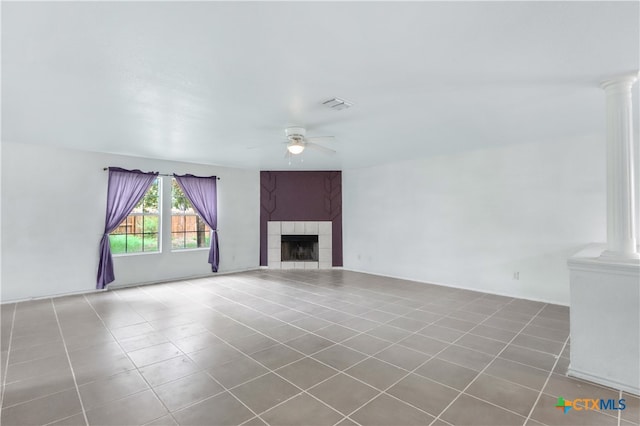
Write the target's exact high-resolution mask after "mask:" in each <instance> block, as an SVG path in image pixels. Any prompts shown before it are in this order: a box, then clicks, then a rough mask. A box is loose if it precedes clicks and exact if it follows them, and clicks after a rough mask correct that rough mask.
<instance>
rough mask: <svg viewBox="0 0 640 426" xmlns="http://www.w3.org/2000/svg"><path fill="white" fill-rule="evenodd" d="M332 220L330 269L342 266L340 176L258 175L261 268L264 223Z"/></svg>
mask: <svg viewBox="0 0 640 426" xmlns="http://www.w3.org/2000/svg"><path fill="white" fill-rule="evenodd" d="M270 220H285V221H288V220H318V221H320V220H331V221H333V236H332V240H333V242H332V244H333V266H342V173H341V172H339V171H336V172H333V171H321V172H260V265H262V266H266V265H267V222H268V221H270Z"/></svg>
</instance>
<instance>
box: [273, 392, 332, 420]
mask: <svg viewBox="0 0 640 426" xmlns="http://www.w3.org/2000/svg"><path fill="white" fill-rule="evenodd" d="M261 417H262V418H263V419H264V420H265V421H266V422H267V423H268V424H271V425H281V426H300V425H306V426H322V425H326V426H332V425H334V424H336V422H337V421H338V420H340V419H341V418H342V416H341V415H340V414H338V413H337V412H336V411H334V410H332V409H331V408H329V407H327V406H326V405H324V404H322V403H321V402H319V401H317V400H315V399H314V398H312V397H310V396H309V395H305V394H301V395H298V396H296V397H295V398H292V399H291V400H289V401H287V402H285V403H284V404H282V405H279V406H277V407H275V408H273V409H271V410H269V411H267V412H266V413H263V414H262V415H261Z"/></svg>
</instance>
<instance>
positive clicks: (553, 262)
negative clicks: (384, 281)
mask: <svg viewBox="0 0 640 426" xmlns="http://www.w3.org/2000/svg"><path fill="white" fill-rule="evenodd" d="M425 143H427V142H425ZM604 155H605V151H604V141H601V140H598V139H596V138H584V139H581V140H564V141H546V142H544V143H537V144H519V145H509V146H502V147H493V148H487V149H483V150H477V151H472V152H466V153H458V154H452V155H446V156H439V157H433V158H425V159H416V160H412V161H407V162H401V163H394V164H388V165H383V166H378V167H372V168H366V169H357V170H346V171H343V190H342V193H343V224H344V226H343V228H344V231H343V232H344V236H343V238H344V267H345V269H352V270H357V271H365V272H370V273H376V274H382V275H389V276H395V277H401V278H408V279H414V280H417V281H424V282H431V283H436V284H445V285H450V286H456V287H464V288H470V289H476V290H480V291H486V292H490V293H497V294H505V295H511V296H516V297H522V298H527V299H535V300H542V301H550V302H555V303H561V304H568V303H569V271H568V268H567V258H568V257H569V256H570V255H571V254H573V253H575V252H576V251H578V249H579V248H580V247H582V246H584V245H585V244H587V243H591V242H594V241H605V239H606V205H605V203H606V195H605V177H606V176H605V158H604ZM514 272H519V277H520V278H519V280H516V279H514V278H513V274H514Z"/></svg>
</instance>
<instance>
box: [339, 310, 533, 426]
mask: <svg viewBox="0 0 640 426" xmlns="http://www.w3.org/2000/svg"><path fill="white" fill-rule="evenodd" d="M469 303H473V301H471V302H469ZM469 303H467V304H469ZM509 303H511V302H508V303H507V304H506V305H508V304H509ZM465 305H466V304H465ZM506 305H505V306H506ZM463 306H464V305H463ZM500 309H502V308H500ZM500 309H499V310H500ZM499 310H498V311H499ZM498 311H496V312H498ZM496 312H494V313H493V314H492V315H490V316H489V317H487V318H486V319H485V320H483V321H482V322H484V321H486V320H487V319H489V318H491V317H493V315H495V313H496ZM532 319H533V318H532ZM482 322H481V323H479V324H482ZM523 328H524V326H523ZM418 331H420V330H418ZM458 331H461V330H458ZM470 331H471V330H468V331H467V332H465V333H464V334H463V335H461V336H460V337H458V338H457V339H456V340H454V341H453V342H451V344H450V345H449V346H446V347H444V348H443V349H441V350H440V351H438V352H437V353H435V354H434V355H431V358H429V359H427V360H426V361H424V362H422V363H421V364H420V365H418V366H417V367H415V368H414V369H413V370H411V371H410V372H409V373H407V374H405V375H404V376H403V377H401V378H400V379H398V380H397V381H395V382H394V383H392V384H391V385H389V386H388V387H386V388H385V389H384V390H383V391H382V392H380V393H379V394H378V395H376V396H374V397H373V398H371V399H370V400H368V401H367V402H365V403H364V404H363V405H361V406H360V407H358V408H357V409H356V410H354V411H352V412H351V413H349V416H351V415H352V414H353V413H355V412H356V411H358V410H360V409H361V408H362V407H364V406H365V405H367V404H368V403H369V402H371V401H373V400H374V399H375V398H378V397H379V396H380V395H382V394H386V395H388V396H391V397H393V398H395V399H398V400H400V399H399V398H396V397H394V396H393V395H390V394H388V393H387V391H388V390H389V389H390V388H392V387H393V386H395V385H396V384H397V383H399V382H400V381H402V380H404V379H405V378H406V377H408V376H409V375H410V374H412V373H413V372H414V371H416V370H418V369H419V368H420V367H422V366H423V365H425V364H426V363H428V362H429V361H431V360H432V359H434V358H436V357H437V356H438V355H439V354H441V353H442V352H444V351H445V350H447V349H448V348H450V347H451V346H452V345H454V344H455V342H457V341H458V340H460V339H462V338H463V337H464V336H466V335H467V334H469V332H470ZM414 334H415V333H414ZM407 338H408V337H407ZM514 339H515V336H514ZM512 340H513V339H512ZM508 345H509V344H508V343H507V344H505V346H504V348H503V349H502V351H504V349H506V347H507V346H508ZM465 349H467V348H465ZM469 350H473V349H469ZM502 351H500V352H499V353H498V355H499V354H500V353H502ZM476 352H479V351H476ZM486 355H487V354H486ZM498 355H496V356H495V357H494V358H493V359H492V361H491V362H489V363H488V364H487V365H486V366H485V367H484V368H483V369H482V370H481V371H480V372H478V374H477V375H476V377H475V378H474V379H473V380H472V381H471V382H470V383H469V384H468V385H467V386H466V387H465V389H463V390H462V391H460V390H458V389H456V391H457V392H458V395H457V396H456V397H455V398H454V399H453V400H452V401H451V402H450V403H449V405H447V406H446V407H445V408H444V409H442V410H441V411H440V414H439V415H438V416H434V415H433V414H431V413H427V414H429V415H430V416H432V417H435V418H434V420H433V421H432V423H435V422H436V421H437V420H438V419H439V418H440V415H441V414H442V413H444V412H445V411H446V410H447V409H448V408H449V407H450V406H451V405H452V404H453V403H454V402H455V401H456V400H457V399H458V398H459V397H460V395H462V393H464V391H465V390H466V389H467V388H468V387H469V385H471V383H473V381H475V379H476V378H477V377H478V376H479V375H480V374H482V372H483V371H484V370H485V369H486V368H487V367H488V366H489V365H490V364H491V363H492V362H493V360H495V359H496V358H497V357H498ZM445 361H446V360H445ZM466 368H469V367H466ZM471 370H473V369H471ZM474 371H476V370H474ZM421 377H423V376H421ZM400 401H402V400H400ZM402 402H404V403H405V404H406V403H407V402H406V401H402ZM487 402H488V401H487ZM409 405H411V404H409ZM492 405H495V404H492ZM500 408H502V407H500ZM422 411H424V410H422ZM508 411H510V410H508ZM425 412H426V411H425ZM516 414H517V413H516Z"/></svg>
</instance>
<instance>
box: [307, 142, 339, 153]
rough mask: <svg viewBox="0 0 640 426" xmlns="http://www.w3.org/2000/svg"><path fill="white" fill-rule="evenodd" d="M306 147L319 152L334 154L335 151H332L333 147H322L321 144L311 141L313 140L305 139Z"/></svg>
mask: <svg viewBox="0 0 640 426" xmlns="http://www.w3.org/2000/svg"><path fill="white" fill-rule="evenodd" d="M307 148H310V149H313V150H316V151H320V152H324V153H325V154H328V155H336V151H334V150H333V149H329V148H327V147H324V146H322V145H318V144H317V143H313V142H308V141H307Z"/></svg>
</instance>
